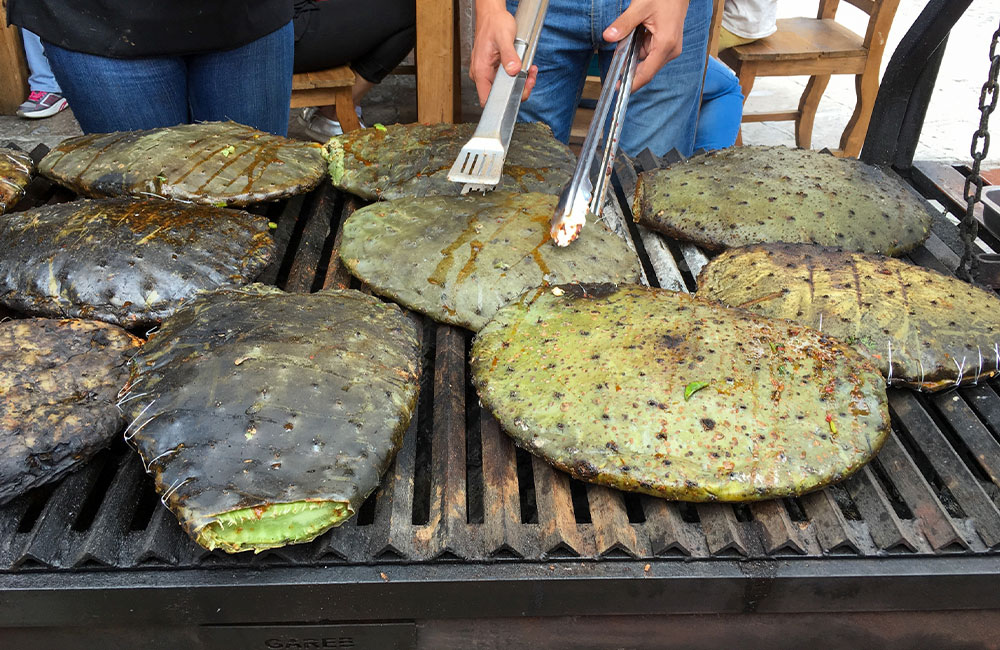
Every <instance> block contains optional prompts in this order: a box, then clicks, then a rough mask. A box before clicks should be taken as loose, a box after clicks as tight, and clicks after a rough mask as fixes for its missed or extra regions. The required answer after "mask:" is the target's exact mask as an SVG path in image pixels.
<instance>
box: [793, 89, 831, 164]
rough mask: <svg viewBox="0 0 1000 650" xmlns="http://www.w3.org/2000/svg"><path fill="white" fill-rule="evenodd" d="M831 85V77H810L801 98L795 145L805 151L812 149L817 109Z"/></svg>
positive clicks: (796, 119)
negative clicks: (827, 87) (828, 85)
mask: <svg viewBox="0 0 1000 650" xmlns="http://www.w3.org/2000/svg"><path fill="white" fill-rule="evenodd" d="M828 83H830V75H828V74H825V75H818V76H813V77H809V83H807V84H806V89H805V90H804V91H803V92H802V97H800V98H799V116H798V117H797V118H795V145H796V146H798V147H802V148H803V149H811V148H812V130H813V122H814V121H815V119H816V109H817V108H818V107H819V100H820V98H822V97H823V92H824V91H825V90H826V85H827V84H828Z"/></svg>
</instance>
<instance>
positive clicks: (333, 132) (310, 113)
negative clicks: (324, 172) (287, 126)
mask: <svg viewBox="0 0 1000 650" xmlns="http://www.w3.org/2000/svg"><path fill="white" fill-rule="evenodd" d="M354 112H355V113H357V115H358V121H359V122H361V128H362V129H363V128H365V123H364V122H362V121H361V107H360V106H355V107H354ZM299 123H300V124H301V125H302V126H303V127H304V128H305V131H306V133H307V134H308V135H309V137H310V138H312V139H313V140H315V141H316V142H323V143H325V142H326V141H327V140H329V139H330V138H332V137H334V136H337V135H342V134H343V133H344V129H342V128H341V126H340V122H338V121H337V120H331V119H330V118H328V117H324V116H323V115H320V113H319V110H318V109H317V108H316V107H315V106H311V107H309V108H305V109H302V114H301V115H299Z"/></svg>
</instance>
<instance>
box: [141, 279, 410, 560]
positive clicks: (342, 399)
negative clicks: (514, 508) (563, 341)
mask: <svg viewBox="0 0 1000 650" xmlns="http://www.w3.org/2000/svg"><path fill="white" fill-rule="evenodd" d="M417 334H418V333H417V328H416V326H415V325H414V324H413V322H412V321H411V320H410V318H409V317H407V316H405V315H404V314H403V312H402V311H401V310H400V309H399V308H398V307H396V306H395V305H390V304H386V303H382V302H380V301H378V300H376V299H375V298H372V297H371V296H366V295H364V294H362V293H360V292H357V291H350V290H347V291H321V292H319V293H314V294H286V293H283V292H281V291H280V290H278V289H274V288H270V287H265V286H263V285H251V286H250V287H247V288H245V289H231V290H221V291H217V292H213V293H207V294H203V295H202V296H200V297H198V298H197V299H196V300H194V301H192V302H190V303H188V304H187V305H185V306H184V308H183V309H181V310H180V311H178V312H177V313H176V314H175V315H174V316H173V317H172V318H171V319H170V320H168V321H167V322H165V323H164V324H163V328H162V329H161V330H160V331H159V332H157V333H156V334H154V335H153V336H152V337H151V338H150V340H149V342H148V343H147V344H146V345H145V346H143V349H142V353H141V355H140V356H138V357H137V358H136V360H135V362H134V365H133V373H132V376H131V378H130V382H129V391H130V392H129V394H128V395H127V396H126V398H125V399H126V400H130V401H126V402H125V403H126V404H127V405H128V407H129V408H128V411H129V415H130V416H131V418H132V423H131V425H130V426H129V427H128V428H127V429H126V431H125V438H126V439H127V440H130V441H131V442H132V444H134V445H135V446H136V447H137V448H138V450H139V453H140V455H141V456H142V460H143V463H144V464H145V465H146V468H147V471H148V472H149V473H150V474H151V475H152V476H153V478H154V479H155V481H156V489H157V490H158V491H159V492H160V494H161V495H162V500H163V502H164V503H165V504H166V505H167V506H168V507H169V508H170V510H171V511H173V513H174V514H175V515H176V516H177V518H178V520H180V523H181V525H182V526H183V528H184V530H185V531H186V532H187V533H188V534H189V535H190V536H191V537H192V538H194V539H195V540H196V541H197V542H198V543H199V544H201V545H202V546H204V547H205V548H208V549H214V548H221V549H223V550H225V551H228V552H230V553H234V552H238V551H246V550H251V549H252V550H254V551H261V550H263V549H266V548H272V547H276V546H282V545H284V544H291V543H297V542H308V541H310V540H312V539H313V538H315V537H316V536H317V535H319V534H321V533H323V532H324V531H325V530H327V529H328V528H330V527H331V526H336V525H338V524H340V523H342V522H343V521H344V520H345V519H347V518H348V517H350V516H351V515H353V514H354V512H355V511H356V510H357V508H358V507H359V506H360V505H361V503H362V501H364V499H365V497H367V496H368V494H370V493H371V492H372V491H373V490H374V489H375V488H376V487H377V485H378V481H379V477H380V475H381V474H382V472H384V471H385V469H386V467H387V466H388V465H389V463H390V462H391V461H392V459H393V457H394V456H395V454H396V451H397V450H398V449H399V445H400V442H401V441H402V437H403V432H404V431H405V430H406V427H407V425H408V423H409V420H410V415H411V414H412V412H413V409H414V407H415V405H416V399H417V390H418V383H417V380H418V372H419V356H420V343H419V340H418V336H417Z"/></svg>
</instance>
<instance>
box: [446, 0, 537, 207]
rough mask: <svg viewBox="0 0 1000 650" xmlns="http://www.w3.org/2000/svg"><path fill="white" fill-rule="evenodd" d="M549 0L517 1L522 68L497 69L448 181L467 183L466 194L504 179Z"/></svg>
mask: <svg viewBox="0 0 1000 650" xmlns="http://www.w3.org/2000/svg"><path fill="white" fill-rule="evenodd" d="M548 7H549V0H521V1H520V2H518V4H517V13H515V14H514V20H515V22H516V23H517V31H516V33H515V35H514V50H515V51H516V52H517V55H518V56H519V57H520V58H521V71H520V72H518V73H517V75H515V76H513V77H512V76H510V75H509V74H507V71H506V70H504V69H503V65H500V66H499V67H498V68H497V76H496V78H495V79H494V80H493V86H492V88H490V94H489V97H487V98H486V106H484V107H483V114H482V116H481V117H480V118H479V124H478V126H476V132H475V133H474V134H473V135H472V139H470V140H469V141H468V142H467V143H466V145H465V146H464V147H462V151H461V152H460V153H459V154H458V158H456V159H455V164H454V165H452V167H451V171H450V172H448V180H449V181H452V182H455V183H465V186H464V187H462V194H467V193H468V192H469V191H476V192H487V191H489V190H492V189H494V188H495V187H496V186H497V183H499V182H500V174H501V172H502V171H503V163H504V160H505V159H506V158H507V149H508V147H509V146H510V137H511V135H512V134H513V133H514V122H515V121H516V119H517V111H518V110H519V109H520V108H521V93H522V92H523V91H524V83H525V81H526V80H527V78H528V70H530V69H531V63H532V61H533V60H534V58H535V50H536V49H537V47H538V35H539V34H540V33H541V31H542V22H543V21H544V20H545V12H546V10H548Z"/></svg>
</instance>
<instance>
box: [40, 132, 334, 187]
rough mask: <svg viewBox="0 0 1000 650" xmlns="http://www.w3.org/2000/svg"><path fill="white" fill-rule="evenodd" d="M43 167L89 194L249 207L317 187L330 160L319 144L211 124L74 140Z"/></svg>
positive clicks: (62, 145)
mask: <svg viewBox="0 0 1000 650" xmlns="http://www.w3.org/2000/svg"><path fill="white" fill-rule="evenodd" d="M38 169H39V171H40V172H41V173H42V174H44V175H45V176H47V177H49V178H51V179H52V180H54V181H57V182H59V183H61V184H63V185H65V186H67V187H69V188H70V189H72V190H74V191H75V192H77V193H79V194H82V195H84V196H90V197H97V198H99V197H112V196H137V197H144V196H150V195H152V196H157V197H160V198H167V199H175V200H182V201H194V202H196V203H205V204H209V205H220V204H224V205H231V206H246V205H249V204H251V203H258V202H260V201H275V200H277V199H282V198H286V197H289V196H292V195H294V194H301V193H303V192H306V191H308V190H310V189H312V188H313V187H315V186H316V185H317V184H318V183H319V182H320V180H321V179H322V178H323V176H324V173H325V171H326V165H325V164H324V162H323V155H322V148H321V147H320V145H318V144H316V143H314V142H302V141H299V140H289V139H288V138H282V137H280V136H276V135H271V134H270V133H265V132H263V131H258V130H257V129H254V128H251V127H249V126H244V125H242V124H236V123H235V122H205V123H202V124H181V125H178V126H171V127H164V128H159V129H150V130H148V131H122V132H116V133H92V134H89V135H83V136H79V137H76V138H69V139H68V140H64V141H63V142H62V143H60V145H59V146H58V147H56V148H55V149H53V150H52V151H50V152H49V153H48V155H46V156H45V158H43V159H42V161H41V162H40V163H39V165H38Z"/></svg>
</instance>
